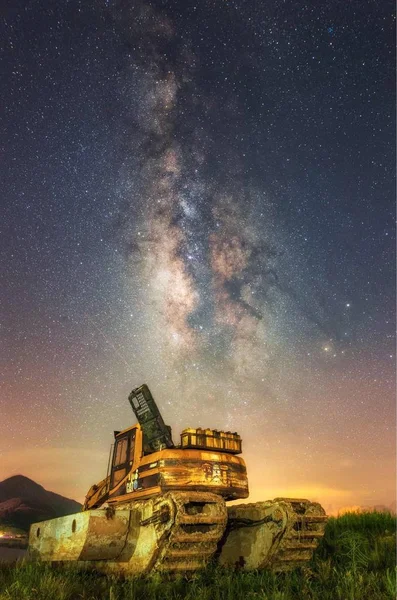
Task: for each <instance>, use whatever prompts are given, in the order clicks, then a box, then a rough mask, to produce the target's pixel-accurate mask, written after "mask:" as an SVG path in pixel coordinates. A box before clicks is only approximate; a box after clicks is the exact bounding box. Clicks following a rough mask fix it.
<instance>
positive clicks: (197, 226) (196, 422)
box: [0, 0, 395, 511]
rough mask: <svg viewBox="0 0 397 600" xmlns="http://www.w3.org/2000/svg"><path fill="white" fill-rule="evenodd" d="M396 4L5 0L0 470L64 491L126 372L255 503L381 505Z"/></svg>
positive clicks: (108, 422) (390, 311)
mask: <svg viewBox="0 0 397 600" xmlns="http://www.w3.org/2000/svg"><path fill="white" fill-rule="evenodd" d="M393 13H394V3H392V2H391V1H389V0H385V1H382V2H370V1H368V0H364V1H362V0H349V1H346V0H328V1H327V2H318V1H315V0H312V1H311V2H293V1H292V0H289V1H281V0H274V1H272V2H262V1H259V0H256V1H254V0H245V1H244V0H198V1H197V2H192V1H191V0H179V1H177V0H175V1H168V2H167V1H165V0H163V1H160V0H159V1H151V2H149V1H146V2H144V1H142V0H128V1H127V0H96V1H94V0H81V1H79V0H63V1H59V2H49V1H45V0H30V1H29V0H5V2H3V3H2V7H1V9H0V16H1V24H0V40H1V42H0V44H1V62H0V68H1V81H2V86H1V89H2V93H1V96H2V101H1V104H2V111H1V123H0V125H1V191H2V194H1V218H0V252H1V261H0V269H1V286H0V311H1V313H0V314H1V323H0V327H1V329H0V336H1V338H0V339H1V346H0V355H1V356H0V359H1V362H0V374H1V385H0V479H4V478H6V477H8V476H10V475H12V474H16V473H22V474H24V475H27V476H29V477H32V478H33V479H35V480H36V481H38V482H39V483H41V484H42V485H44V487H46V488H47V489H52V490H53V491H56V492H58V493H61V494H64V495H67V496H69V497H74V498H76V499H78V500H82V499H83V497H84V495H85V492H86V491H87V489H88V488H89V487H90V486H91V484H93V483H94V482H96V481H98V480H100V479H102V478H103V477H104V475H105V474H106V466H107V459H108V452H109V447H110V444H111V443H112V438H113V431H114V430H120V429H122V428H125V427H128V426H129V425H131V424H133V422H134V415H133V414H132V411H131V409H130V406H129V403H128V400H127V396H128V394H129V392H130V391H131V389H132V388H134V387H136V386H138V385H140V384H142V383H144V382H146V383H147V384H148V385H149V387H150V389H151V391H152V393H153V395H154V397H155V399H156V401H157V403H158V405H159V407H160V409H161V411H162V413H163V416H164V419H165V421H166V422H167V423H169V424H170V425H171V426H172V427H173V435H174V441H178V439H179V433H180V431H181V430H182V429H183V428H185V427H199V426H203V427H213V428H218V429H225V430H231V431H236V430H237V431H238V432H239V433H240V434H241V436H242V438H243V451H244V454H243V456H244V458H245V459H246V462H247V467H248V475H249V481H250V489H251V496H250V499H251V500H259V499H263V500H265V499H269V498H272V497H274V496H282V495H284V496H298V497H302V496H303V497H304V496H306V497H309V498H311V499H313V500H319V501H321V502H322V503H323V504H324V506H325V508H326V509H327V510H329V511H335V510H337V509H339V508H341V507H346V506H352V505H374V504H380V503H382V504H390V503H391V502H392V501H393V500H394V494H395V391H394V388H395V385H394V381H395V376H394V373H395V335H394V333H395V309H394V306H395V286H394V265H395V227H394V225H395V209H394V197H395V191H394V164H395V155H394V132H395V123H394V104H395V96H394V89H395V82H394V54H395V52H394V48H395V42H394V26H395V23H394V14H393Z"/></svg>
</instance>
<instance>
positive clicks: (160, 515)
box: [29, 492, 227, 574]
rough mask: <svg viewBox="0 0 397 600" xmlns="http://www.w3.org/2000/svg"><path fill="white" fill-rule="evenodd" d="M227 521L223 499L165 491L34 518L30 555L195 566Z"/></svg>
mask: <svg viewBox="0 0 397 600" xmlns="http://www.w3.org/2000/svg"><path fill="white" fill-rule="evenodd" d="M226 521H227V510H226V505H225V502H224V501H223V499H222V498H221V497H220V496H217V495H215V494H211V493H197V492H179V493H178V492H170V493H168V494H165V495H164V496H162V497H160V498H159V497H157V498H149V499H147V500H140V501H135V502H133V503H132V504H131V505H130V506H129V507H127V506H126V507H125V508H124V509H116V510H114V511H109V510H106V509H103V510H91V511H85V512H82V513H77V514H75V515H70V516H68V517H61V518H59V519H53V520H51V521H44V522H41V523H35V524H34V525H32V527H31V530H30V540H29V544H30V555H31V556H32V557H36V558H39V559H40V560H44V561H76V562H78V563H81V564H82V565H85V566H89V564H90V563H89V562H87V561H95V567H96V568H98V569H100V570H104V571H109V570H117V571H124V572H126V573H131V574H139V573H144V572H149V571H167V572H169V571H194V570H197V569H199V568H202V567H204V566H205V564H206V563H207V562H208V560H209V559H210V558H211V557H212V556H213V554H214V553H215V551H216V548H217V544H218V542H219V540H220V539H221V537H222V534H223V532H224V530H225V526H226Z"/></svg>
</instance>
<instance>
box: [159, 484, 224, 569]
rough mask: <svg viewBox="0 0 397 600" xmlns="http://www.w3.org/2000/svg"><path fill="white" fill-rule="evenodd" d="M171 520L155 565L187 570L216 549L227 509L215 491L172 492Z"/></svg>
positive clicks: (203, 561) (201, 564) (198, 565)
mask: <svg viewBox="0 0 397 600" xmlns="http://www.w3.org/2000/svg"><path fill="white" fill-rule="evenodd" d="M172 496H173V500H174V502H175V505H176V508H177V510H176V512H175V517H174V519H175V520H174V523H173V525H172V527H171V528H170V531H169V536H168V539H167V542H166V543H165V544H164V547H163V549H162V550H161V551H160V553H159V556H158V558H157V560H156V563H155V565H154V569H155V570H159V571H167V572H178V571H183V572H189V571H196V570H198V569H202V568H203V567H205V565H206V564H207V562H208V561H209V559H210V558H211V557H212V556H213V555H214V553H215V552H216V549H217V546H218V543H219V541H220V539H221V538H222V535H223V533H224V530H225V527H226V522H227V509H226V505H225V503H224V501H223V500H222V498H220V497H219V496H218V495H215V494H210V493H205V492H204V493H200V492H179V493H173V494H172Z"/></svg>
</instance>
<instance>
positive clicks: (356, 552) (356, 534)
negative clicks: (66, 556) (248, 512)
mask: <svg viewBox="0 0 397 600" xmlns="http://www.w3.org/2000/svg"><path fill="white" fill-rule="evenodd" d="M395 531H396V522H395V518H394V517H391V516H390V515H384V514H383V513H366V514H360V515H356V514H351V515H344V516H343V517H339V518H337V519H330V521H329V523H328V524H327V528H326V534H325V536H324V539H323V540H322V543H321V544H320V547H319V548H318V550H317V551H316V554H315V557H314V559H313V561H312V563H310V564H308V565H307V566H305V567H303V568H301V569H298V570H295V571H292V572H289V573H273V572H271V571H260V572H244V571H234V570H230V569H224V568H221V567H218V566H216V565H210V566H209V567H208V568H207V569H206V570H205V571H202V572H200V573H196V574H195V575H194V576H193V577H190V578H187V577H183V576H179V577H170V576H167V575H160V574H158V573H155V574H153V575H148V576H141V577H119V576H116V575H103V574H99V573H97V572H95V571H83V570H81V569H79V568H78V567H77V566H76V565H73V564H71V565H69V566H68V567H64V566H58V567H51V566H50V565H49V564H46V563H28V562H24V561H22V562H19V563H17V564H16V565H6V564H3V565H1V564H0V600H394V599H395V598H396V592H397V590H396V571H395V561H396V557H395Z"/></svg>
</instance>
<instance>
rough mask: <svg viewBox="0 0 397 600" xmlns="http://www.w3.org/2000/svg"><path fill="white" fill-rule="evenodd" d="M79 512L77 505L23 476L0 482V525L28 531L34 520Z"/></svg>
mask: <svg viewBox="0 0 397 600" xmlns="http://www.w3.org/2000/svg"><path fill="white" fill-rule="evenodd" d="M80 510H81V504H80V503H79V502H76V501H75V500H71V499H70V498H65V497H64V496H61V495H60V494H56V493H55V492H49V491H47V490H45V489H44V488H43V486H41V485H39V484H38V483H36V482H35V481H33V480H32V479H29V478H28V477H25V476H24V475H14V476H12V477H9V478H8V479H5V480H4V481H1V482H0V524H6V525H13V526H15V527H20V528H21V529H25V530H28V529H29V527H30V525H31V524H32V523H35V522H36V521H43V520H45V519H52V518H54V517H62V516H64V515H70V514H72V513H74V512H78V511H80Z"/></svg>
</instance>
